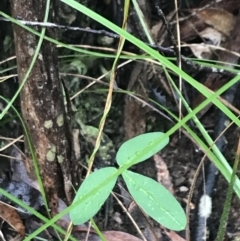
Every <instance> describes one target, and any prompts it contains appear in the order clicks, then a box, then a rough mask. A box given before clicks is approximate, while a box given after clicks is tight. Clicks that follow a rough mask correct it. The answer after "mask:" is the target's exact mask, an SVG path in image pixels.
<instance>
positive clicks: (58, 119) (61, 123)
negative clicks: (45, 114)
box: [57, 114, 64, 127]
mask: <svg viewBox="0 0 240 241" xmlns="http://www.w3.org/2000/svg"><path fill="white" fill-rule="evenodd" d="M63 124H64V119H63V114H61V115H59V116H58V117H57V125H58V126H59V127H61V126H63Z"/></svg>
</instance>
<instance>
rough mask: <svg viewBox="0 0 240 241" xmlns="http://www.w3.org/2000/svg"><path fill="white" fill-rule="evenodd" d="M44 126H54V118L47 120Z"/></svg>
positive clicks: (48, 127)
mask: <svg viewBox="0 0 240 241" xmlns="http://www.w3.org/2000/svg"><path fill="white" fill-rule="evenodd" d="M44 127H45V128H47V129H50V128H52V127H53V121H52V120H47V121H45V122H44Z"/></svg>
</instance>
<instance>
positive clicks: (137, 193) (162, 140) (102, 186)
mask: <svg viewBox="0 0 240 241" xmlns="http://www.w3.org/2000/svg"><path fill="white" fill-rule="evenodd" d="M168 142H169V138H168V137H167V136H165V135H164V133H161V132H153V133H146V134H142V135H139V136H137V137H134V138H132V139H131V140H129V141H127V142H125V143H124V144H123V145H122V146H121V147H120V149H119V151H118V152H117V156H116V161H117V163H118V165H119V169H117V168H114V167H106V168H102V169H100V170H97V171H95V172H93V173H91V174H90V175H89V176H88V177H87V178H86V179H85V180H84V182H83V183H82V185H81V187H80V188H79V190H78V192H77V194H76V197H75V199H74V201H73V204H75V203H76V202H80V203H79V204H78V205H77V206H76V207H75V208H73V209H71V211H70V218H71V220H72V222H73V223H74V224H82V223H84V222H86V221H87V220H89V219H90V218H92V217H93V216H94V215H95V214H96V213H97V212H98V211H99V209H100V208H101V206H102V204H103V203H104V202H105V200H106V199H107V197H108V196H109V194H110V192H111V191H112V189H113V187H114V185H115V184H116V181H117V178H118V176H119V175H120V172H119V170H120V169H123V168H124V169H125V170H124V171H123V172H122V176H123V179H124V181H125V183H126V185H127V187H128V190H129V192H130V193H131V195H132V196H133V198H134V200H135V202H136V203H137V204H138V205H139V206H140V207H141V208H142V209H143V210H144V211H145V212H146V213H147V214H148V215H149V216H151V217H152V218H153V219H155V220H156V221H157V222H159V223H161V224H162V225H164V226H165V227H167V228H169V229H172V230H182V229H184V228H185V226H186V216H185V213H184V211H183V209H182V208H181V206H180V204H179V203H178V202H177V200H176V199H175V198H174V197H173V196H172V194H171V193H170V192H169V191H168V190H167V189H166V188H165V187H163V186H162V185H161V184H159V183H157V182H156V181H154V180H152V179H150V178H148V177H145V176H143V175H140V174H137V173H134V172H131V171H129V170H127V169H128V168H129V167H130V166H132V165H134V164H137V163H139V162H142V161H144V160H146V159H147V158H149V157H151V156H152V155H154V154H155V153H156V152H158V151H159V150H161V149H162V148H163V147H165V146H166V145H167V144H168Z"/></svg>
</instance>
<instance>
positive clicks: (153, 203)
mask: <svg viewBox="0 0 240 241" xmlns="http://www.w3.org/2000/svg"><path fill="white" fill-rule="evenodd" d="M122 175H123V178H124V181H125V182H126V184H127V187H128V190H129V192H130V193H131V195H132V196H133V198H134V200H135V202H136V203H137V204H138V205H139V206H140V207H141V208H142V209H143V210H144V211H145V212H146V213H147V214H148V215H149V216H151V217H152V218H153V219H155V220H156V221H157V222H159V223H160V224H162V225H163V226H165V227H166V228H169V229H171V230H176V231H179V230H183V229H184V228H185V226H186V223H187V219H186V215H185V212H184V210H183V209H182V207H181V205H180V204H179V202H178V201H177V200H176V199H175V197H174V196H173V195H172V194H171V193H170V192H169V191H168V190H167V189H166V188H165V187H163V186H162V185H161V184H159V183H158V182H156V181H154V180H152V179H150V178H148V177H145V176H142V175H140V174H137V173H134V172H131V171H125V172H123V174H122Z"/></svg>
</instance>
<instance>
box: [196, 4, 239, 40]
mask: <svg viewBox="0 0 240 241" xmlns="http://www.w3.org/2000/svg"><path fill="white" fill-rule="evenodd" d="M197 16H198V17H199V18H200V19H201V20H202V21H203V22H205V23H206V24H208V25H211V26H212V27H214V28H215V29H216V30H218V31H219V32H221V33H223V34H225V35H226V36H229V34H230V32H231V31H232V29H233V27H234V25H235V22H236V18H235V17H234V15H233V14H231V13H229V12H227V11H225V10H223V9H217V8H210V9H205V10H203V11H201V12H199V13H198V14H197Z"/></svg>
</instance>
